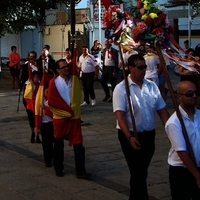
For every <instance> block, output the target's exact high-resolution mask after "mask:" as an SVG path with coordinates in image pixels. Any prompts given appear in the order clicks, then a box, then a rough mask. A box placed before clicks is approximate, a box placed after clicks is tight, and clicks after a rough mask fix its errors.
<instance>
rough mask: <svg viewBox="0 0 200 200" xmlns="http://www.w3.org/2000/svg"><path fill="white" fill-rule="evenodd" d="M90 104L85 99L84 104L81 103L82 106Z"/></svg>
mask: <svg viewBox="0 0 200 200" xmlns="http://www.w3.org/2000/svg"><path fill="white" fill-rule="evenodd" d="M88 105H89V104H88V103H86V101H84V102H83V103H82V104H81V106H88Z"/></svg>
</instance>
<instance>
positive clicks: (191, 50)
mask: <svg viewBox="0 0 200 200" xmlns="http://www.w3.org/2000/svg"><path fill="white" fill-rule="evenodd" d="M185 52H186V54H188V53H189V52H193V54H194V53H195V51H194V49H193V48H189V49H187V50H186V51H185Z"/></svg>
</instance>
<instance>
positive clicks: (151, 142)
mask: <svg viewBox="0 0 200 200" xmlns="http://www.w3.org/2000/svg"><path fill="white" fill-rule="evenodd" d="M128 67H129V70H130V75H129V76H128V87H129V90H130V97H127V93H126V87H125V81H122V82H120V83H119V84H118V85H117V86H116V87H115V90H114V93H113V111H114V112H115V114H116V118H117V129H118V138H119V141H120V143H121V148H122V151H123V153H124V156H125V158H126V161H127V164H128V167H129V170H130V174H131V178H130V187H131V191H130V197H129V200H149V196H148V192H147V185H146V179H147V174H148V167H149V164H150V162H151V158H152V156H153V154H154V149H155V112H157V113H158V115H159V117H160V119H161V121H162V122H163V124H165V122H166V121H167V119H168V117H169V114H168V112H167V110H166V108H165V106H166V105H165V102H164V100H163V99H162V97H161V95H160V92H159V89H158V87H157V85H156V84H155V83H154V82H152V81H149V80H147V79H144V76H145V70H146V64H145V60H144V58H143V56H142V55H132V56H130V57H129V58H128ZM128 98H130V100H131V109H132V110H133V113H134V117H135V125H136V131H137V133H138V139H137V138H136V137H135V136H134V134H133V131H134V130H133V124H132V120H131V114H130V113H131V112H130V107H129V104H128Z"/></svg>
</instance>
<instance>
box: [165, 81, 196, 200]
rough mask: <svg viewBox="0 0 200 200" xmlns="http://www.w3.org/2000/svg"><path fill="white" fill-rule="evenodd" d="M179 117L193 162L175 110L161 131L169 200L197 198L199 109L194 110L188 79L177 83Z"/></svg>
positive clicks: (193, 94) (194, 95) (194, 90)
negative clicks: (167, 145)
mask: <svg viewBox="0 0 200 200" xmlns="http://www.w3.org/2000/svg"><path fill="white" fill-rule="evenodd" d="M177 95H178V98H179V101H180V106H179V110H180V114H181V116H182V119H183V122H184V125H185V128H186V132H187V135H188V139H189V142H190V144H191V147H192V151H193V154H194V157H195V160H196V165H195V164H194V162H193V161H192V159H191V157H190V156H189V154H188V150H187V145H186V141H185V139H184V137H183V133H182V127H181V124H180V121H179V119H178V117H177V115H176V112H175V113H174V114H173V115H172V116H171V117H170V118H169V120H168V121H167V122H166V125H165V130H166V133H167V135H168V138H169V140H170V142H171V149H170V150H169V154H168V164H169V181H170V189H171V196H172V200H180V199H182V200H191V199H192V200H199V199H200V172H199V169H200V139H199V138H200V137H199V136H200V111H199V110H198V109H196V104H197V92H196V86H195V85H194V84H193V83H192V82H190V81H182V82H180V83H178V85H177Z"/></svg>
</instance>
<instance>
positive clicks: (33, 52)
mask: <svg viewBox="0 0 200 200" xmlns="http://www.w3.org/2000/svg"><path fill="white" fill-rule="evenodd" d="M31 53H32V54H34V55H35V59H36V58H37V53H36V52H35V51H30V52H29V53H28V55H30V54H31Z"/></svg>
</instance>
